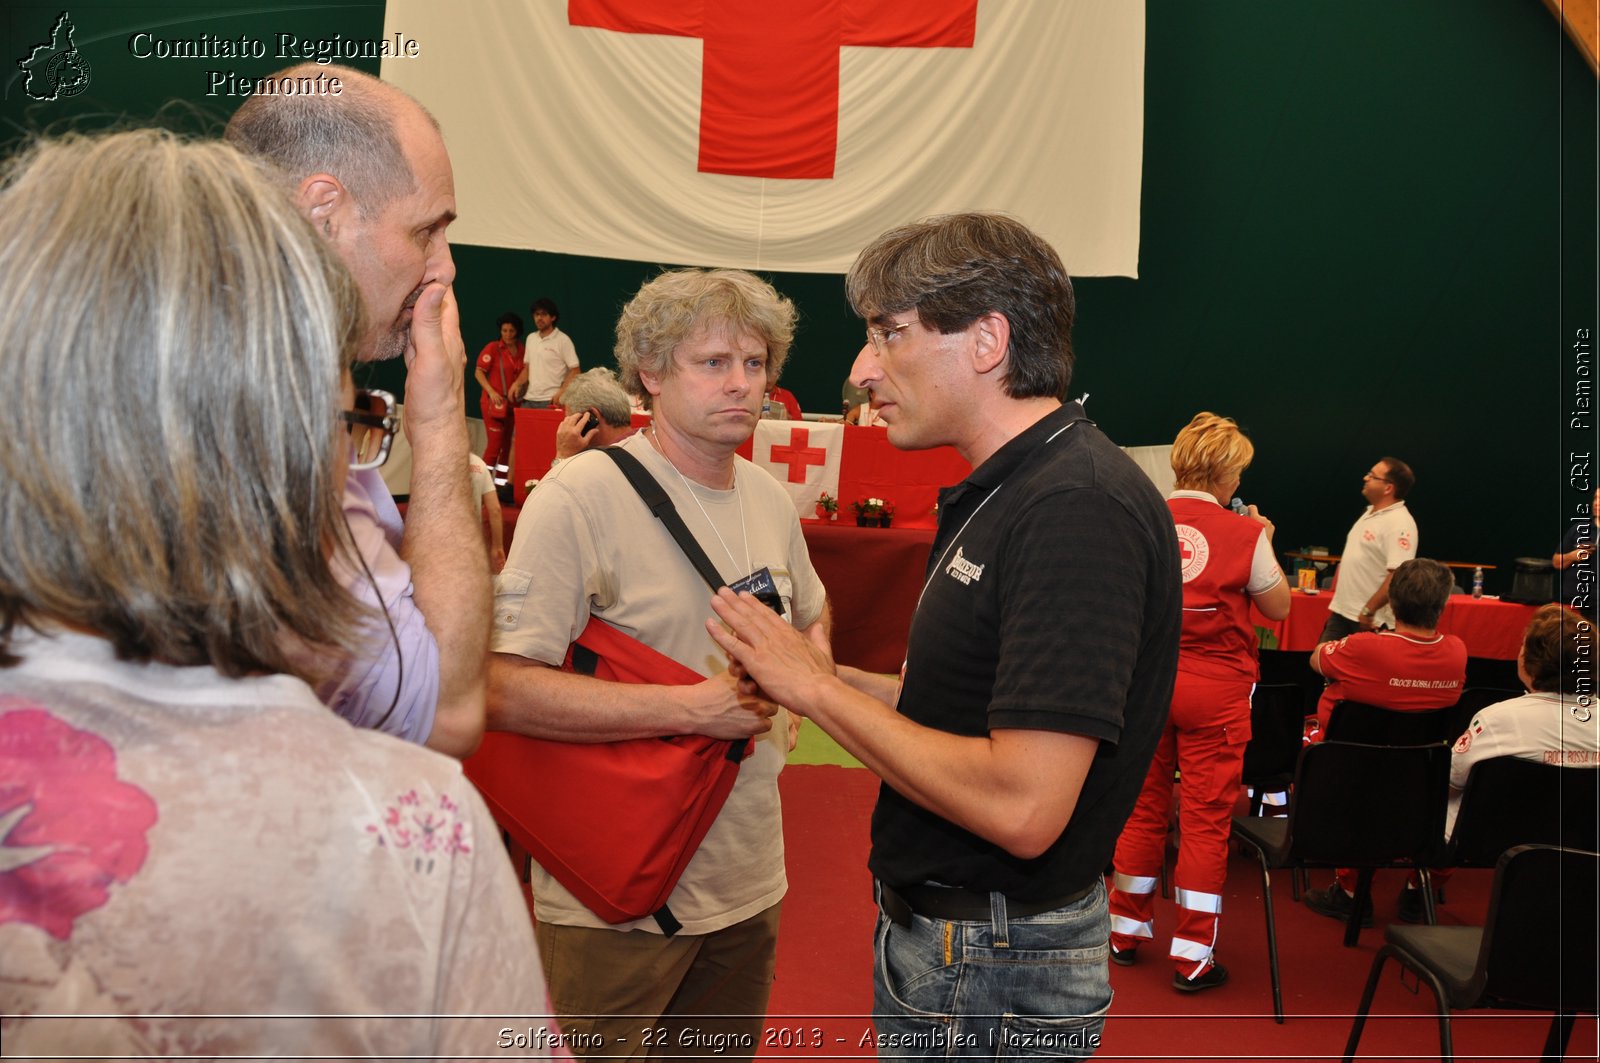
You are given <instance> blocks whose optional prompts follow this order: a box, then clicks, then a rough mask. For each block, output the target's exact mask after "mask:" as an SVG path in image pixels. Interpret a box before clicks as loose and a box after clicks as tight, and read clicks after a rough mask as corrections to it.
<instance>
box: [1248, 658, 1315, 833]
mask: <svg viewBox="0 0 1600 1063" xmlns="http://www.w3.org/2000/svg"><path fill="white" fill-rule="evenodd" d="M1305 718H1306V699H1305V692H1304V690H1303V689H1302V688H1301V686H1300V684H1298V683H1258V684H1257V685H1256V688H1255V690H1254V692H1252V693H1251V695H1250V743H1249V744H1248V745H1246V746H1245V747H1244V777H1243V779H1244V784H1245V785H1246V786H1248V787H1250V788H1251V796H1250V814H1251V815H1252V816H1259V815H1261V809H1262V806H1261V799H1262V797H1263V796H1264V795H1265V794H1267V793H1275V792H1279V791H1286V790H1288V789H1289V784H1290V783H1291V782H1293V781H1294V766H1295V762H1296V761H1297V760H1298V759H1299V758H1300V747H1301V746H1302V745H1303V744H1304V742H1303V736H1304V734H1305Z"/></svg>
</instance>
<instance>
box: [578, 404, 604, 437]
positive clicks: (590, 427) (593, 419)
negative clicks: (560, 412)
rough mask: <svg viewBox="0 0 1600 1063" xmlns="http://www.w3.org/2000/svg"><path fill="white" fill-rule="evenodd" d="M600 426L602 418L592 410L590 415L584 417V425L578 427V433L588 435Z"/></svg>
mask: <svg viewBox="0 0 1600 1063" xmlns="http://www.w3.org/2000/svg"><path fill="white" fill-rule="evenodd" d="M599 427H600V418H599V417H597V416H596V415H595V412H594V411H593V410H590V411H589V414H588V416H586V417H585V418H584V419H583V425H582V426H581V427H580V428H579V429H578V434H579V435H580V436H586V435H588V434H589V433H590V432H593V431H594V430H595V429H596V428H599Z"/></svg>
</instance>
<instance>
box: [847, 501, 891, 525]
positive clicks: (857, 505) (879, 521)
mask: <svg viewBox="0 0 1600 1063" xmlns="http://www.w3.org/2000/svg"><path fill="white" fill-rule="evenodd" d="M850 508H851V509H853V510H855V511H856V526H857V527H859V528H887V527H888V526H889V520H890V518H891V517H893V516H894V504H893V503H892V502H885V501H884V500H883V499H881V498H858V499H856V500H855V501H854V502H852V503H850Z"/></svg>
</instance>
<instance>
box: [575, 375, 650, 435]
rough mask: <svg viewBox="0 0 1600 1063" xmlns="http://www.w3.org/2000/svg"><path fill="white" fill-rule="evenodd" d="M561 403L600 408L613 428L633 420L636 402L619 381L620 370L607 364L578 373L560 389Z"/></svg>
mask: <svg viewBox="0 0 1600 1063" xmlns="http://www.w3.org/2000/svg"><path fill="white" fill-rule="evenodd" d="M561 405H563V406H565V407H566V408H567V409H569V410H587V409H589V408H590V407H593V408H594V409H596V410H599V411H600V418H601V420H603V421H605V423H606V424H608V425H610V426H611V427H612V428H627V427H628V426H629V425H631V424H633V404H632V403H630V402H629V401H628V393H627V392H626V391H623V390H622V385H621V384H619V383H618V382H617V374H615V373H613V372H612V371H611V370H609V369H606V368H604V367H601V368H598V369H591V370H589V371H588V372H587V373H579V374H578V375H577V376H575V377H573V378H572V383H570V384H568V385H567V390H565V391H563V392H562V393H561Z"/></svg>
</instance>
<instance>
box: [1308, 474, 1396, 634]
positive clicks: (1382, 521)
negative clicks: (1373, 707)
mask: <svg viewBox="0 0 1600 1063" xmlns="http://www.w3.org/2000/svg"><path fill="white" fill-rule="evenodd" d="M1416 482H1417V478H1416V476H1415V475H1413V474H1412V472H1411V466H1409V465H1407V464H1406V463H1405V462H1403V461H1401V460H1400V459H1399V458H1383V459H1381V460H1380V461H1379V462H1378V463H1377V464H1376V465H1374V466H1373V467H1372V469H1371V471H1369V472H1368V473H1367V474H1366V475H1365V476H1363V477H1362V478H1361V497H1363V498H1365V499H1366V500H1367V511H1366V512H1365V513H1363V514H1361V516H1359V517H1357V518H1356V522H1355V524H1354V525H1353V526H1352V527H1351V528H1350V534H1349V535H1348V536H1346V537H1345V541H1344V554H1343V555H1342V556H1341V557H1340V559H1339V573H1338V578H1337V580H1336V581H1335V584H1334V590H1333V601H1331V602H1329V603H1328V623H1327V625H1326V626H1325V627H1323V629H1322V638H1321V639H1319V640H1318V641H1319V642H1331V641H1333V640H1334V639H1342V638H1344V637H1345V636H1346V635H1352V634H1354V633H1355V632H1357V631H1371V630H1372V629H1373V628H1375V627H1380V626H1387V627H1393V626H1394V613H1392V612H1391V611H1390V610H1389V578H1390V576H1391V574H1393V572H1394V570H1395V569H1397V568H1399V567H1400V565H1401V563H1403V562H1405V561H1409V560H1411V559H1412V558H1413V557H1416V556H1417V522H1416V521H1414V520H1412V519H1411V511H1410V510H1409V509H1407V508H1406V502H1405V498H1406V495H1407V494H1409V493H1410V492H1411V486H1412V485H1413V484H1415V483H1416Z"/></svg>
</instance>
